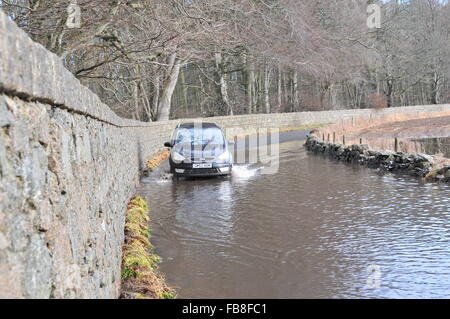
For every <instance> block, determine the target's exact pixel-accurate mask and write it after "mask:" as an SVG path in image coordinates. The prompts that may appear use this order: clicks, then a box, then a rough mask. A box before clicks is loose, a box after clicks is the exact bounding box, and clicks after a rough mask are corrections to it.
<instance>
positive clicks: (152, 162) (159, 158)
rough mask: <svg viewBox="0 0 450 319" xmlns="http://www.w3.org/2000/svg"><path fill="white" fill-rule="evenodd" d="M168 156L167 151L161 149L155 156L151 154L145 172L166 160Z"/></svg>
mask: <svg viewBox="0 0 450 319" xmlns="http://www.w3.org/2000/svg"><path fill="white" fill-rule="evenodd" d="M169 156H170V152H169V151H161V152H159V153H157V154H156V155H155V156H153V157H152V158H151V159H149V160H148V161H147V165H146V171H147V172H151V171H153V170H154V169H155V168H156V167H158V166H159V164H161V163H162V162H164V161H165V160H168V159H169Z"/></svg>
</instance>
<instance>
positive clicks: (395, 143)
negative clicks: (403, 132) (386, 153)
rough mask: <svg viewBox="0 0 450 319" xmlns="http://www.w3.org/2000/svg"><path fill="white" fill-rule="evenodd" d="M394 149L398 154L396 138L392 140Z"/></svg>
mask: <svg viewBox="0 0 450 319" xmlns="http://www.w3.org/2000/svg"><path fill="white" fill-rule="evenodd" d="M394 148H395V152H398V138H397V137H396V138H395V140H394Z"/></svg>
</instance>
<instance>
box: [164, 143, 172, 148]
mask: <svg viewBox="0 0 450 319" xmlns="http://www.w3.org/2000/svg"><path fill="white" fill-rule="evenodd" d="M164 146H165V147H169V148H171V147H172V143H170V142H165V143H164Z"/></svg>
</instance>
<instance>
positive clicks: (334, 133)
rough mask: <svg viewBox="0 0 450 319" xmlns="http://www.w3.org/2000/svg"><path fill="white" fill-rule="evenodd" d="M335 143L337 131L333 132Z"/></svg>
mask: <svg viewBox="0 0 450 319" xmlns="http://www.w3.org/2000/svg"><path fill="white" fill-rule="evenodd" d="M333 143H336V132H333Z"/></svg>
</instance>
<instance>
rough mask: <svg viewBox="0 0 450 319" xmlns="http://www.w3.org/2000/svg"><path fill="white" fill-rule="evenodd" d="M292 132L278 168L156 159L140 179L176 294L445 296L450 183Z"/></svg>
mask: <svg viewBox="0 0 450 319" xmlns="http://www.w3.org/2000/svg"><path fill="white" fill-rule="evenodd" d="M292 136H294V137H295V134H294V135H291V138H289V139H283V138H282V139H281V141H289V142H286V143H282V144H280V162H279V170H278V172H277V173H276V174H262V171H263V170H262V169H261V166H258V165H251V166H246V165H238V166H235V168H234V172H233V175H232V176H231V177H228V178H227V177H226V178H213V179H196V180H179V181H172V180H171V179H166V178H163V177H162V173H163V171H164V170H167V169H168V168H167V167H165V166H164V165H163V166H162V167H161V168H159V171H157V172H155V174H153V175H152V176H150V177H147V178H144V179H143V180H142V184H141V189H140V193H141V194H142V195H143V196H144V197H145V198H146V199H147V200H148V201H149V203H150V208H151V216H152V224H151V226H152V232H153V237H152V243H153V244H154V245H155V246H156V251H157V253H158V254H159V255H161V256H162V263H161V271H162V272H163V273H164V274H165V275H166V278H167V281H168V283H169V285H171V286H173V287H177V288H178V293H179V297H180V298H449V297H450V226H449V220H450V187H449V186H447V185H438V184H422V183H420V182H418V181H417V180H416V179H413V178H410V177H403V176H399V175H390V174H388V175H386V174H381V173H379V172H377V171H376V170H373V169H368V168H365V167H359V166H353V165H347V164H343V163H338V162H334V161H331V160H329V159H326V158H324V157H322V156H318V155H313V154H310V153H308V152H306V151H305V150H304V148H303V147H302V144H303V143H304V141H292V139H293V138H292ZM298 136H300V135H298ZM302 136H303V135H302Z"/></svg>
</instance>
